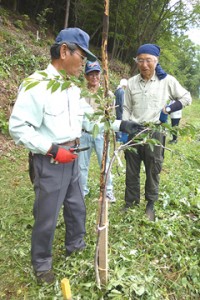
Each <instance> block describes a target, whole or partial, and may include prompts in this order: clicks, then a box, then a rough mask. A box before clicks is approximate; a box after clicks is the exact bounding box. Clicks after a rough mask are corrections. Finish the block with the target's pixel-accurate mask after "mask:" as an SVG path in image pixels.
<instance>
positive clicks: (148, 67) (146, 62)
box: [137, 54, 158, 80]
mask: <svg viewBox="0 0 200 300" xmlns="http://www.w3.org/2000/svg"><path fill="white" fill-rule="evenodd" d="M157 63H158V59H157V57H155V56H153V55H150V54H140V55H138V56H137V66H138V69H139V71H140V74H141V76H142V77H143V78H144V79H147V80H148V79H150V78H151V77H152V76H153V74H154V71H155V68H156V65H157Z"/></svg>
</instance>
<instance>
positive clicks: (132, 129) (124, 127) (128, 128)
mask: <svg viewBox="0 0 200 300" xmlns="http://www.w3.org/2000/svg"><path fill="white" fill-rule="evenodd" d="M143 129H144V127H143V126H142V125H140V124H138V123H136V122H134V121H121V124H120V127H119V131H122V132H125V133H128V134H135V133H137V132H139V131H142V130H143Z"/></svg>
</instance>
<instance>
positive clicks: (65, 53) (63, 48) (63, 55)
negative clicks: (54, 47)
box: [60, 44, 69, 59]
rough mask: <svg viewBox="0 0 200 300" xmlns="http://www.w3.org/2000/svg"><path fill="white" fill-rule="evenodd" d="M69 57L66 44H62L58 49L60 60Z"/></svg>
mask: <svg viewBox="0 0 200 300" xmlns="http://www.w3.org/2000/svg"><path fill="white" fill-rule="evenodd" d="M68 55H69V50H68V47H67V45H66V44H62V46H61V47H60V58H61V59H65V58H66V57H67V56H68Z"/></svg>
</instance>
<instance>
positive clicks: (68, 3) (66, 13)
mask: <svg viewBox="0 0 200 300" xmlns="http://www.w3.org/2000/svg"><path fill="white" fill-rule="evenodd" d="M69 8H70V0H66V7H65V22H64V28H67V27H68V20H69Z"/></svg>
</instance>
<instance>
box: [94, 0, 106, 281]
mask: <svg viewBox="0 0 200 300" xmlns="http://www.w3.org/2000/svg"><path fill="white" fill-rule="evenodd" d="M108 28H109V0H105V1H104V17H103V33H102V67H103V74H104V78H103V79H104V97H105V98H106V97H108V55H107V43H108ZM105 118H106V119H107V120H108V121H109V105H106V107H105ZM108 147H109V131H105V132H104V149H103V157H102V165H101V175H100V197H99V212H98V228H97V230H98V237H97V245H96V254H95V271H96V280H97V284H98V285H99V286H101V285H106V284H107V281H108V258H107V256H108V201H107V199H106V185H107V176H106V161H107V155H108Z"/></svg>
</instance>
